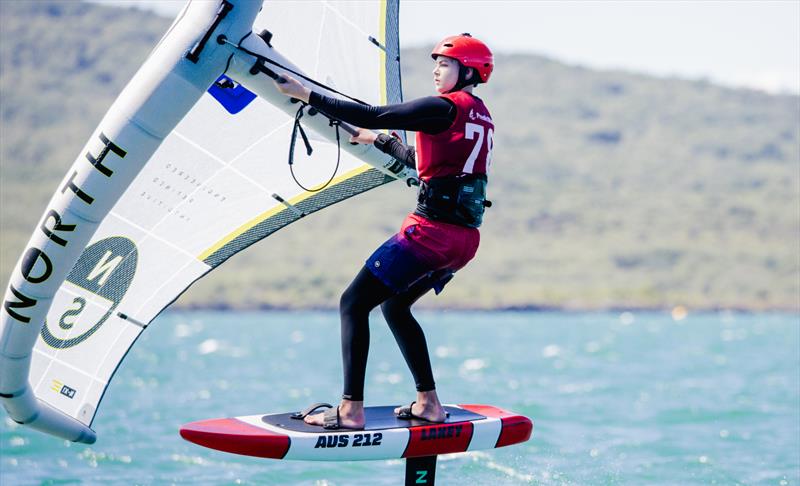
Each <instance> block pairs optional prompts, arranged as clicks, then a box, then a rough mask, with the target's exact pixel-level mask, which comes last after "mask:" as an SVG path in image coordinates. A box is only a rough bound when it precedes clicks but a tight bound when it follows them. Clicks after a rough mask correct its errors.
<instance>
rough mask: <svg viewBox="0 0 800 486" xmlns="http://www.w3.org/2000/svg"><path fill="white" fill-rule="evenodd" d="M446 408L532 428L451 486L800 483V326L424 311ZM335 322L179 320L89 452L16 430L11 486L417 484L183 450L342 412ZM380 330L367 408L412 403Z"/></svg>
mask: <svg viewBox="0 0 800 486" xmlns="http://www.w3.org/2000/svg"><path fill="white" fill-rule="evenodd" d="M419 317H420V320H421V321H422V322H423V325H424V327H425V329H426V333H427V336H428V342H429V345H430V347H431V350H432V361H433V364H434V372H435V375H436V377H437V383H438V388H439V391H440V395H441V397H442V399H443V401H446V402H449V403H488V404H493V405H498V406H501V407H503V408H507V409H510V410H513V411H515V412H519V413H522V414H524V415H527V416H529V417H531V418H532V419H533V421H534V424H535V425H534V433H533V437H532V438H531V440H530V441H529V442H527V443H524V444H521V445H516V446H511V447H506V448H502V449H494V450H489V451H484V452H474V453H468V454H455V455H449V456H443V457H441V458H440V460H439V467H438V470H437V484H442V485H473V484H477V485H482V484H491V485H504V484H547V485H550V484H581V485H582V484H590V485H594V484H635V485H639V484H665V485H666V484H675V485H690V484H725V485H728V484H769V485H799V484H800V317H798V316H797V315H793V314H713V313H709V314H689V316H688V317H686V318H685V319H683V320H680V321H674V320H673V319H672V317H671V316H670V315H669V314H660V313H636V314H629V313H624V314H618V313H597V314H569V313H514V312H502V313H499V312H494V313H475V312H472V313H462V312H421V313H420V314H419ZM338 333H339V330H338V320H337V315H336V313H324V312H319V313H290V312H278V313H276V312H269V313H232V312H224V313H223V312H218V313H210V312H202V313H200V312H197V313H180V312H170V313H167V314H165V315H163V316H162V317H160V318H159V319H158V320H157V321H156V322H155V323H154V324H153V325H152V326H151V327H150V328H149V329H147V330H146V331H145V332H144V334H143V336H142V337H141V338H140V339H139V341H138V342H137V343H136V345H135V346H134V348H133V349H132V351H131V352H130V354H129V355H128V357H127V359H126V360H125V362H124V363H123V364H122V366H121V367H120V369H119V371H118V373H117V375H116V376H115V378H114V380H113V381H112V383H111V386H110V388H109V390H108V392H107V393H106V397H105V399H104V402H103V403H102V405H101V407H100V411H99V413H98V416H97V418H96V420H95V423H94V429H95V430H96V431H97V435H98V441H97V443H96V444H93V445H91V446H85V445H79V444H73V443H69V442H66V441H62V440H57V439H53V438H51V437H49V436H45V435H43V434H40V433H37V432H33V431H30V430H28V429H26V428H23V427H19V426H17V425H16V424H14V423H13V422H11V421H10V420H8V419H5V420H3V424H2V429H0V447H2V449H0V454H1V455H2V457H1V458H0V483H1V484H2V485H3V486H6V485H16V484H81V483H86V484H120V485H131V484H170V483H176V484H268V485H271V484H275V485H284V484H306V485H350V484H364V485H373V484H383V485H394V484H401V481H402V477H403V472H404V465H403V463H402V462H401V461H376V462H349V463H319V462H289V461H286V462H284V461H273V460H266V459H256V458H249V457H239V456H235V455H230V454H225V453H222V452H216V451H212V450H207V449H203V448H201V447H199V446H195V445H193V444H190V443H188V442H185V441H183V440H182V439H181V438H180V436H179V435H178V428H179V427H180V425H181V424H183V423H185V422H190V421H194V420H200V419H204V418H212V417H223V416H236V415H249V414H255V413H260V412H280V411H288V410H296V409H298V408H300V407H302V406H304V405H306V404H308V403H310V402H312V401H335V400H336V399H337V397H338V396H339V393H340V392H341V390H340V386H341V385H340V382H341V376H340V375H341V364H340V357H339V341H338ZM413 390H414V388H413V382H412V381H411V378H410V375H409V373H408V371H407V369H406V367H405V363H404V362H403V359H402V356H401V355H400V352H399V350H398V349H397V347H396V345H395V343H394V341H393V339H392V336H391V333H390V332H389V331H388V329H387V328H386V325H385V323H384V322H383V320H382V318H381V317H380V316H379V315H378V314H375V315H373V324H372V348H371V351H370V360H369V369H368V376H367V402H368V405H384V404H400V403H403V404H405V403H407V402H409V401H410V400H411V399H413Z"/></svg>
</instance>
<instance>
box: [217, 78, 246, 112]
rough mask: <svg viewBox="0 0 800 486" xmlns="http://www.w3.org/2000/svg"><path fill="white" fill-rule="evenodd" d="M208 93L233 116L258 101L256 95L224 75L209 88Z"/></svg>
mask: <svg viewBox="0 0 800 486" xmlns="http://www.w3.org/2000/svg"><path fill="white" fill-rule="evenodd" d="M208 92H209V93H210V94H211V96H213V97H214V99H215V100H217V101H219V104H221V105H222V106H223V107H224V108H225V109H226V110H227V111H228V113H230V114H231V115H235V114H237V113H239V112H240V111H242V110H243V109H244V107H245V106H247V105H249V104H250V102H251V101H253V100H254V99H256V94H255V93H253V92H252V91H249V90H248V89H247V88H245V87H244V86H242V85H241V84H238V83H236V82H234V81H233V80H232V79H231V78H229V77H227V76H225V75H224V74H223V75H222V76H220V77H219V79H217V80H216V81H215V82H214V84H212V85H211V87H210V88H208Z"/></svg>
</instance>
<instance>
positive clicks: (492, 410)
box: [459, 405, 533, 447]
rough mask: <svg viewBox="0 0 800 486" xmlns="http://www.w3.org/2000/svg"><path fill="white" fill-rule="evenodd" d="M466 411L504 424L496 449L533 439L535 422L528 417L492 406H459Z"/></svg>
mask: <svg viewBox="0 0 800 486" xmlns="http://www.w3.org/2000/svg"><path fill="white" fill-rule="evenodd" d="M459 407H461V408H463V409H464V410H469V411H470V412H475V413H477V414H480V415H483V416H485V417H493V418H499V419H500V420H501V421H502V423H503V428H502V429H501V430H500V437H498V438H497V444H495V447H503V446H507V445H511V444H519V443H520V442H525V441H526V440H528V439H530V438H531V434H532V433H533V422H531V419H529V418H528V417H524V416H522V415H518V414H516V413H514V412H509V411H508V410H503V409H502V408H497V407H493V406H491V405H459Z"/></svg>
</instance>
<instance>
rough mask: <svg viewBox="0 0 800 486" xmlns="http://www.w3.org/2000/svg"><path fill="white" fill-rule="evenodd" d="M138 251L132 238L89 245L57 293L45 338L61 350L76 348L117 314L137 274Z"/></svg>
mask: <svg viewBox="0 0 800 486" xmlns="http://www.w3.org/2000/svg"><path fill="white" fill-rule="evenodd" d="M137 260H138V252H137V250H136V245H134V243H133V242H132V241H131V240H129V239H128V238H125V237H121V236H113V237H111V238H105V239H103V240H100V241H97V242H95V243H93V244H91V245H90V246H88V247H87V248H86V249H85V250H84V251H83V253H82V254H81V256H80V258H78V261H77V263H75V266H74V267H73V268H72V271H71V272H70V273H69V275H68V276H67V279H66V281H65V286H64V287H63V288H62V291H60V292H58V293H57V294H56V297H55V299H54V301H53V306H52V307H51V309H50V314H49V315H50V316H53V315H55V316H58V319H56V320H55V322H50V321H45V325H44V326H43V327H42V333H41V336H42V339H43V340H44V342H45V343H47V344H48V345H49V346H51V347H53V348H57V349H64V348H69V347H72V346H76V345H78V344H80V343H82V342H83V341H85V340H86V339H88V338H89V337H90V336H91V335H92V334H94V333H95V332H96V331H97V330H98V329H100V326H102V325H103V323H105V322H106V320H108V318H109V317H111V316H112V315H113V314H114V310H115V309H116V308H117V306H119V303H120V302H121V301H122V299H123V297H125V294H126V293H127V292H128V288H129V287H130V285H131V283H132V282H133V277H134V275H135V273H136V264H137Z"/></svg>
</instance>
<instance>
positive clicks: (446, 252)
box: [366, 214, 481, 294]
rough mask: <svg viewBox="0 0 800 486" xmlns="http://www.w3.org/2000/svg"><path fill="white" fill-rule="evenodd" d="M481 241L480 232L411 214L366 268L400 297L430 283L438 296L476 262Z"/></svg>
mask: <svg viewBox="0 0 800 486" xmlns="http://www.w3.org/2000/svg"><path fill="white" fill-rule="evenodd" d="M480 239H481V238H480V232H479V231H478V229H477V228H467V227H464V226H458V225H454V224H449V223H442V222H440V221H432V220H429V219H427V218H424V217H422V216H419V215H416V214H409V215H408V217H406V219H405V221H403V225H402V226H401V227H400V231H399V232H398V233H397V234H396V235H394V236H392V237H391V238H389V239H388V240H386V242H385V243H384V244H383V245H381V246H380V247H379V248H378V249H377V250H375V252H374V253H373V254H372V255H371V256H370V257H369V258H368V259H367V262H366V266H367V268H369V269H370V271H372V273H373V274H374V275H375V276H376V277H377V278H378V279H379V280H380V281H381V282H383V283H384V285H386V286H387V287H389V288H391V289H392V290H394V291H395V292H397V293H400V292H404V291H406V290H408V288H409V287H411V286H412V285H414V284H415V283H417V282H420V281H421V280H422V279H428V280H430V285H431V287H432V288H433V289H434V290H435V291H436V293H437V294H438V293H440V292H441V291H442V289H443V288H444V286H445V284H446V283H447V282H449V281H450V279H451V278H452V277H453V273H454V272H456V271H457V270H459V269H461V268H463V267H464V265H466V264H467V263H468V262H469V261H470V260H472V258H473V257H474V256H475V253H476V252H477V251H478V245H479V244H480Z"/></svg>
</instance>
